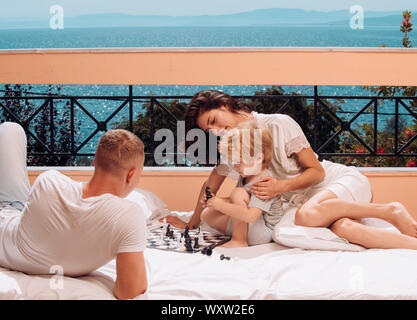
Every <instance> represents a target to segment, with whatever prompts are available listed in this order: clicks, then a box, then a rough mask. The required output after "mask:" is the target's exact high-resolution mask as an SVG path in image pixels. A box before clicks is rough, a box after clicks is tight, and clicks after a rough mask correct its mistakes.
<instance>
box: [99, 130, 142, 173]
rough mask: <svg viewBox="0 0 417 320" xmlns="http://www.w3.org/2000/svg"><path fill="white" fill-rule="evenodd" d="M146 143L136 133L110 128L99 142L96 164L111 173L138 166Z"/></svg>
mask: <svg viewBox="0 0 417 320" xmlns="http://www.w3.org/2000/svg"><path fill="white" fill-rule="evenodd" d="M143 156H144V145H143V142H142V140H140V139H139V138H138V137H137V136H136V135H135V134H133V133H132V132H129V131H127V130H123V129H116V130H109V131H107V132H106V133H105V134H104V136H102V137H101V138H100V140H99V142H98V146H97V150H96V155H95V166H96V168H99V169H103V170H105V171H107V172H110V173H118V172H120V171H123V170H129V169H131V168H133V167H137V165H138V162H139V161H140V160H141V158H142V157H143Z"/></svg>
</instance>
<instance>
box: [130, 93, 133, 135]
mask: <svg viewBox="0 0 417 320" xmlns="http://www.w3.org/2000/svg"><path fill="white" fill-rule="evenodd" d="M132 97H133V86H132V85H129V130H130V131H131V132H133V98H132Z"/></svg>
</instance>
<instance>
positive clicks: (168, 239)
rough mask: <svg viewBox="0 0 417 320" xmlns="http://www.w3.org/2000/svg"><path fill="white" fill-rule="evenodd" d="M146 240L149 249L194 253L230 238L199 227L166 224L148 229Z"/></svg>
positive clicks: (220, 243)
mask: <svg viewBox="0 0 417 320" xmlns="http://www.w3.org/2000/svg"><path fill="white" fill-rule="evenodd" d="M167 229H168V233H167ZM147 240H148V244H147V247H148V248H151V249H159V250H166V251H175V252H186V253H196V252H200V251H202V250H204V248H208V247H210V248H211V249H212V248H214V247H216V246H219V245H222V244H223V243H225V242H227V241H229V240H230V236H226V235H223V234H220V233H212V232H207V231H200V230H199V229H196V230H188V228H187V229H186V230H184V229H178V228H175V227H172V226H170V225H169V224H168V226H161V227H159V228H156V229H154V230H149V231H148V238H147ZM187 242H188V245H187Z"/></svg>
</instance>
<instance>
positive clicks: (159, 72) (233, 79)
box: [0, 48, 417, 158]
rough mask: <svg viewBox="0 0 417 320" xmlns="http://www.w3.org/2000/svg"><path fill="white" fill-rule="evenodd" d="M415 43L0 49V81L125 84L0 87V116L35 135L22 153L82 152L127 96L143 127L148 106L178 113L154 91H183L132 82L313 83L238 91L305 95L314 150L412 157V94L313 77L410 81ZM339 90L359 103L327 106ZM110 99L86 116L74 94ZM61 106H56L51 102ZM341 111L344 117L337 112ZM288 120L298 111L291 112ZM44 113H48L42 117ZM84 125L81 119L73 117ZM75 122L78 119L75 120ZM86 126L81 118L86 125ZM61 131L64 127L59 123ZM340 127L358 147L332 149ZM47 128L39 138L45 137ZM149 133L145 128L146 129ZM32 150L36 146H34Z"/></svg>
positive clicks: (416, 74) (287, 106)
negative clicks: (366, 91)
mask: <svg viewBox="0 0 417 320" xmlns="http://www.w3.org/2000/svg"><path fill="white" fill-rule="evenodd" d="M416 59H417V50H416V49H399V48H114V49H71V50H68V49H46V50H42V49H38V50H0V66H1V67H0V83H1V84H77V85H82V84H118V85H127V86H128V87H127V88H128V90H127V91H126V92H127V94H126V95H122V96H103V95H97V96H76V95H74V96H72V95H71V96H70V95H36V96H30V95H20V96H19V95H17V96H16V95H13V96H7V97H4V96H3V97H0V111H1V114H0V116H1V117H2V118H0V121H3V120H6V119H7V120H11V121H15V122H17V123H20V124H21V125H22V126H23V127H24V128H25V130H26V132H27V135H28V137H30V139H31V140H33V141H34V143H36V144H37V150H38V151H36V152H35V151H34V150H29V153H28V154H29V156H37V157H49V158H50V157H75V158H79V157H86V156H92V155H93V152H94V150H90V149H88V148H87V149H88V150H87V151H86V146H87V144H89V143H91V142H92V141H93V140H94V139H95V138H96V137H97V135H99V134H100V133H102V132H103V131H105V130H107V129H109V128H110V127H111V124H112V121H114V119H115V118H116V117H118V116H120V114H122V113H124V114H127V116H124V117H125V118H126V119H125V120H126V123H125V125H126V127H127V128H128V129H130V130H132V129H133V127H134V122H135V120H136V117H137V114H138V113H139V112H141V111H143V110H139V109H140V108H138V107H137V103H139V102H140V103H145V104H147V105H148V106H149V108H148V112H149V124H148V125H149V136H150V137H153V136H154V133H155V132H156V131H157V130H158V129H160V128H159V127H158V123H157V122H156V121H155V115H156V113H157V112H160V110H161V111H162V112H164V114H165V115H166V116H167V117H169V118H170V119H172V124H173V125H174V123H175V122H176V121H177V120H178V119H177V118H178V114H177V117H175V116H174V114H173V112H172V110H169V108H168V107H166V104H164V101H170V100H172V99H176V100H180V101H182V102H184V103H187V102H188V101H189V100H190V98H191V97H190V96H138V95H134V94H133V86H134V85H154V84H158V85H170V84H175V85H265V86H271V85H274V84H275V85H313V86H314V93H313V94H312V95H272V96H265V95H262V96H239V97H238V98H242V99H247V100H251V101H260V100H262V101H270V102H271V101H273V102H274V104H276V108H275V109H274V110H272V111H271V112H276V113H287V114H289V115H294V114H295V113H296V112H297V109H296V108H297V103H296V102H297V101H299V99H304V100H305V101H307V100H308V101H311V104H310V106H311V108H312V112H313V113H312V117H311V118H312V119H310V121H311V120H312V125H311V126H310V128H309V129H310V130H306V135H307V137H308V138H309V141H310V143H311V145H312V147H313V149H314V150H315V152H316V153H317V154H318V155H319V156H320V157H321V158H325V157H332V156H337V157H351V156H355V157H356V156H357V157H366V156H371V157H377V156H378V157H410V156H412V157H415V156H417V155H416V154H415V153H410V152H407V150H406V149H407V148H408V147H409V146H410V145H411V144H412V143H413V142H415V141H416V139H417V135H414V136H412V137H410V139H409V140H408V141H406V142H405V143H404V141H400V139H399V136H400V133H401V132H400V129H401V128H400V121H399V120H400V116H402V115H408V116H410V117H412V118H413V119H416V120H417V115H416V112H415V110H413V109H412V107H411V105H410V102H412V101H413V100H414V99H416V97H400V96H395V97H384V96H328V95H327V96H325V95H319V94H318V92H319V90H318V88H319V87H318V86H327V85H341V86H343V85H363V86H366V85H370V86H372V85H375V86H378V85H379V86H382V85H386V86H416V85H417V64H416V63H415V61H416ZM332 99H337V100H339V99H343V100H344V101H346V102H353V100H355V101H362V103H361V104H360V108H359V109H356V110H348V111H342V110H340V111H339V112H335V111H334V109H332V108H330V106H329V103H328V100H332ZM13 100H14V101H28V100H30V101H37V103H36V104H37V107H36V108H34V109H33V110H32V112H31V113H30V114H26V115H23V114H20V113H16V112H13V110H12V109H11V108H10V107H8V105H9V104H10V101H13ZM85 100H89V101H99V100H100V101H103V100H105V101H113V102H118V103H119V105H118V106H117V107H114V109H113V110H112V112H111V113H110V114H109V115H108V116H106V117H98V116H95V115H94V113H93V112H92V110H91V109H89V107H88V106H86V104H85V103H84V102H83V101H85ZM382 101H391V102H392V103H393V107H392V108H391V110H392V112H389V114H390V115H392V116H393V117H394V122H393V125H394V128H393V130H392V135H393V137H392V138H393V141H394V145H393V148H392V149H393V150H392V151H391V150H390V151H389V152H385V153H379V152H378V145H379V141H378V129H379V119H380V118H381V117H382V116H384V115H387V112H382V110H381V107H380V102H382ZM61 103H64V104H65V110H66V112H69V119H70V120H69V123H66V124H65V126H66V128H67V130H66V131H65V132H67V133H68V134H67V142H66V150H65V151H64V152H63V151H61V150H58V148H57V146H56V143H57V139H56V137H57V134H59V129H60V128H61V127H62V124H60V123H59V120H58V119H57V117H56V111H57V110H58V108H61V107H60V106H59V105H60V104H61ZM60 110H62V108H61V109H60ZM40 114H42V115H43V117H47V118H49V119H45V121H44V123H46V126H45V128H43V129H44V131H45V135H44V137H43V138H42V139H41V138H40V137H38V136H37V135H36V133H35V132H34V131H33V123H34V120H35V118H36V117H38V116H39V115H40ZM346 114H349V115H350V116H351V117H349V118H346V117H344V115H346ZM364 114H367V115H371V116H372V119H371V120H370V121H369V123H370V125H372V134H371V135H372V139H369V137H368V139H366V141H365V139H363V136H361V135H360V134H358V131H356V130H354V128H353V125H354V124H355V123H358V121H359V117H361V116H362V115H364ZM324 115H326V117H327V118H328V119H332V120H331V121H334V122H335V125H334V128H333V129H332V132H331V135H330V136H329V137H326V139H323V137H322V136H321V135H319V132H320V131H319V130H320V119H321V117H323V116H324ZM80 117H85V118H87V119H89V121H90V122H91V121H92V122H93V125H92V127H91V132H89V133H88V135H86V136H81V135H79V132H78V130H79V124H80V123H79V121H80ZM295 119H296V120H298V119H297V118H296V117H295ZM48 120H49V121H48ZM80 125H81V126H84V124H83V123H81V124H80ZM83 129H85V128H84V127H83ZM89 129H90V128H89ZM65 132H64V133H65ZM345 133H347V134H349V135H351V136H352V137H354V139H356V140H357V141H358V142H359V143H360V145H362V146H363V148H364V150H366V151H367V152H363V153H352V152H348V153H346V152H344V153H343V152H342V153H338V152H336V151H337V150H336V151H335V150H332V151H328V150H327V149H328V147H329V146H330V145H331V144H332V143H334V142H335V140H337V139H338V138H339V137H341V136H342V135H344V134H345ZM45 137H47V139H45ZM148 138H149V137H148ZM146 148H147V149H146V151H147V153H148V155H152V154H153V151H154V149H155V142H154V141H153V139H151V141H150V143H149V144H148V145H147V146H146ZM39 150H40V151H39Z"/></svg>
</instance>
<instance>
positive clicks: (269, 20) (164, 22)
mask: <svg viewBox="0 0 417 320" xmlns="http://www.w3.org/2000/svg"><path fill="white" fill-rule="evenodd" d="M401 16H402V12H401V11H386V12H383V11H365V17H366V19H367V20H365V23H366V22H368V20H369V21H371V19H379V20H372V23H375V24H377V25H384V24H385V23H386V22H385V19H388V20H389V21H390V23H393V22H394V20H395V19H394V17H397V18H398V20H401ZM350 17H351V15H350V13H349V11H348V10H338V11H329V12H325V11H315V10H310V11H307V10H303V9H278V8H274V9H261V10H254V11H249V12H242V13H235V14H227V15H201V16H162V15H159V16H158V15H154V16H151V15H128V14H119V13H116V14H95V15H81V16H75V17H66V18H65V20H64V27H65V28H97V27H197V26H199V27H224V26H226V27H230V26H272V25H274V26H288V25H311V24H320V25H326V24H331V25H339V24H340V25H343V24H345V25H348V21H349V20H350ZM388 20H387V21H388ZM397 25H398V23H397ZM10 28H49V18H45V19H24V18H0V29H10Z"/></svg>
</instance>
